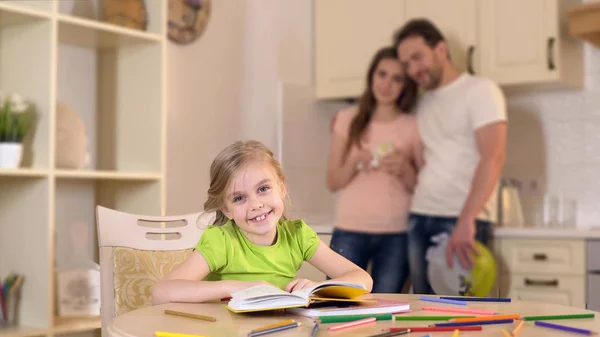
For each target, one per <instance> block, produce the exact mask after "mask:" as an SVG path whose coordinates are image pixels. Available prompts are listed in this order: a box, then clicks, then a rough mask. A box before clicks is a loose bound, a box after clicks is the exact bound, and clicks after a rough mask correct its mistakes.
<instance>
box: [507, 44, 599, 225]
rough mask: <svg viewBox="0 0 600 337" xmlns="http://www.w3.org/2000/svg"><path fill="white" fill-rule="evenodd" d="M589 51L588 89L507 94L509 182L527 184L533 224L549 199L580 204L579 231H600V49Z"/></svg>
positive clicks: (528, 210)
mask: <svg viewBox="0 0 600 337" xmlns="http://www.w3.org/2000/svg"><path fill="white" fill-rule="evenodd" d="M585 49H586V50H585V57H586V60H585V74H586V83H585V89H583V90H560V91H557V90H543V91H542V90H540V91H532V92H523V93H508V94H507V109H508V118H509V131H508V140H507V160H506V166H505V169H504V173H503V176H504V177H510V178H515V179H518V180H519V181H521V183H522V191H521V193H522V196H523V199H524V212H525V214H526V218H527V219H529V221H533V219H534V218H535V217H536V215H537V214H539V213H538V212H540V206H539V204H540V203H539V201H540V200H541V197H542V196H543V195H544V194H548V195H559V196H565V197H569V198H576V199H577V222H576V226H577V227H581V228H585V227H590V226H600V207H599V206H600V179H598V175H600V49H598V48H594V47H593V46H591V45H589V44H587V45H586V46H585Z"/></svg>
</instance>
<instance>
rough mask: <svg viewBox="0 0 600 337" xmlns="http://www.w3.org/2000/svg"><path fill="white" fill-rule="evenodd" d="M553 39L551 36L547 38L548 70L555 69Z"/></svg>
mask: <svg viewBox="0 0 600 337" xmlns="http://www.w3.org/2000/svg"><path fill="white" fill-rule="evenodd" d="M554 40H555V39H554V38H553V37H549V38H548V47H547V52H548V69H550V70H554V69H556V66H555V65H554Z"/></svg>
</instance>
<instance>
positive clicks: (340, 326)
mask: <svg viewBox="0 0 600 337" xmlns="http://www.w3.org/2000/svg"><path fill="white" fill-rule="evenodd" d="M376 320H377V318H376V317H369V318H363V319H359V320H357V321H352V322H347V323H342V324H338V325H333V326H330V327H329V328H328V330H329V331H336V330H341V329H345V328H349V327H353V326H357V325H363V324H367V323H371V322H375V321H376Z"/></svg>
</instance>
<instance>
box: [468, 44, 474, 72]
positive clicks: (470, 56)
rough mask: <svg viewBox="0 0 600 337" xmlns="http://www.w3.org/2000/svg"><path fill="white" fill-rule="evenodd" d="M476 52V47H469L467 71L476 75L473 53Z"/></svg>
mask: <svg viewBox="0 0 600 337" xmlns="http://www.w3.org/2000/svg"><path fill="white" fill-rule="evenodd" d="M474 52H475V46H469V49H468V50H467V71H468V72H469V74H471V75H474V74H475V70H473V53H474Z"/></svg>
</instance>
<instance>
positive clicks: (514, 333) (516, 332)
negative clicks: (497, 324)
mask: <svg viewBox="0 0 600 337" xmlns="http://www.w3.org/2000/svg"><path fill="white" fill-rule="evenodd" d="M524 324H525V321H521V323H519V325H517V327H516V328H515V329H514V330H513V331H512V335H513V336H516V335H518V334H519V332H520V331H521V329H523V325H524Z"/></svg>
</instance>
